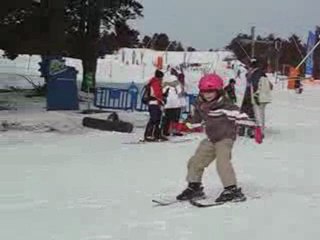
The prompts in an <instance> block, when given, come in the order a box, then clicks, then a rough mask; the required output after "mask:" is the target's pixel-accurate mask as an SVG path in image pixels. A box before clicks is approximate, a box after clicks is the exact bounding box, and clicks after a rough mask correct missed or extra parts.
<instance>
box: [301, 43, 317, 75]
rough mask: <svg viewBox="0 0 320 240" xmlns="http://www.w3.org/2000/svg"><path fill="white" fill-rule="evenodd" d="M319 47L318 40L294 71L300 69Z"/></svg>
mask: <svg viewBox="0 0 320 240" xmlns="http://www.w3.org/2000/svg"><path fill="white" fill-rule="evenodd" d="M319 45H320V40H319V41H318V42H317V44H316V45H314V46H313V48H312V49H311V50H310V52H308V54H307V55H306V56H305V57H304V59H302V61H301V62H300V63H299V64H298V66H296V69H298V68H299V67H301V65H302V64H303V63H304V62H305V61H306V60H307V59H308V57H309V56H310V55H311V54H312V53H313V52H314V50H316V48H317V47H318V46H319Z"/></svg>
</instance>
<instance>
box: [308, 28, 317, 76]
mask: <svg viewBox="0 0 320 240" xmlns="http://www.w3.org/2000/svg"><path fill="white" fill-rule="evenodd" d="M315 41H316V35H315V34H314V33H313V32H311V31H309V37H308V42H307V53H309V52H310V51H311V49H312V48H313V47H314V44H315ZM312 75H313V53H312V54H310V56H309V57H308V58H307V60H306V77H312Z"/></svg>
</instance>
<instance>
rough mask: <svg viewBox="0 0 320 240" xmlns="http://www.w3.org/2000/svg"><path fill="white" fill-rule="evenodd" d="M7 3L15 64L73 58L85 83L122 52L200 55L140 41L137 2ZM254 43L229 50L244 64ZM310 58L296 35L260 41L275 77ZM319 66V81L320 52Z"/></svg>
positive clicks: (241, 40) (6, 36)
mask: <svg viewBox="0 0 320 240" xmlns="http://www.w3.org/2000/svg"><path fill="white" fill-rule="evenodd" d="M3 1H4V3H3V7H2V8H1V10H0V35H1V38H0V49H3V50H5V56H6V57H8V58H10V59H15V58H16V57H17V56H18V54H30V55H31V54H39V55H62V56H65V57H74V58H78V59H81V60H82V64H83V77H84V76H85V75H86V74H87V73H89V72H90V73H95V72H96V67H97V59H98V58H99V57H102V56H104V55H105V54H111V53H113V52H114V51H116V50H118V49H119V48H122V47H129V48H138V47H141V48H150V49H154V50H161V51H196V49H195V48H193V47H191V46H187V47H185V46H183V44H182V43H181V42H179V41H175V40H171V39H170V38H169V36H168V35H167V34H166V33H154V34H153V35H152V36H144V37H140V33H139V31H137V30H136V29H133V28H132V27H131V26H130V25H129V24H128V22H129V21H132V20H135V19H137V18H141V17H143V6H142V4H141V3H140V2H139V1H137V0H41V2H39V1H35V0H25V1H19V0H3ZM316 31H317V33H320V28H319V27H317V29H316ZM318 36H319V34H317V37H318ZM250 40H251V36H249V35H247V34H243V33H241V34H238V35H237V36H236V37H235V38H234V39H232V40H231V42H230V43H229V44H228V45H227V46H226V48H227V49H230V50H232V51H233V52H234V53H235V55H236V56H237V58H238V59H240V60H242V61H244V62H245V61H246V60H248V58H250V56H251V43H250ZM210 51H212V49H210ZM305 54H306V45H305V44H304V43H303V42H302V41H301V39H300V38H299V37H298V36H297V35H292V36H290V37H289V38H288V39H281V38H277V37H276V36H275V35H273V34H270V35H268V36H266V37H262V36H258V37H257V39H256V43H255V57H256V58H258V59H260V60H261V61H262V62H263V63H265V65H267V66H268V67H269V68H271V70H273V71H277V70H281V68H282V66H285V65H293V66H295V65H297V64H298V63H299V61H300V60H301V59H302V57H303V56H304V55H305ZM314 63H315V68H314V76H315V77H319V75H320V49H316V51H315V53H314ZM93 76H94V74H93ZM93 80H94V84H95V79H93Z"/></svg>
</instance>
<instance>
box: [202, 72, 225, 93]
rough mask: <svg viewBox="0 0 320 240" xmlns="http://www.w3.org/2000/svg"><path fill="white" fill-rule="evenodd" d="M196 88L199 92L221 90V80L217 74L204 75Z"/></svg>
mask: <svg viewBox="0 0 320 240" xmlns="http://www.w3.org/2000/svg"><path fill="white" fill-rule="evenodd" d="M198 87H199V90H200V92H201V91H210V90H220V89H222V88H223V80H222V78H221V77H220V76H218V75H217V74H206V75H204V76H203V77H202V78H201V79H200V81H199V85H198Z"/></svg>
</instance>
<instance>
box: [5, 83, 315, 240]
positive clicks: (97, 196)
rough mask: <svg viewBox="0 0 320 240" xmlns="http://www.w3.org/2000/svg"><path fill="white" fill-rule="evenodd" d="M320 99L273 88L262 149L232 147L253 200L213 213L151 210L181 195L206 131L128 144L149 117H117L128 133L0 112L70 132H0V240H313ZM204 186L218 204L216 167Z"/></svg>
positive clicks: (73, 119)
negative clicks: (184, 138)
mask: <svg viewBox="0 0 320 240" xmlns="http://www.w3.org/2000/svg"><path fill="white" fill-rule="evenodd" d="M279 84H281V83H279ZM319 93H320V87H319V86H313V87H308V86H307V87H306V88H305V92H304V93H303V94H302V95H297V94H295V93H294V92H292V91H284V90H282V89H281V88H280V87H279V88H276V90H275V92H274V102H273V103H272V104H271V105H270V106H268V109H267V113H268V115H267V116H268V121H267V124H268V128H267V131H266V139H265V141H264V143H263V144H262V145H257V144H255V143H254V142H253V140H251V139H246V138H239V139H238V141H237V143H236V144H235V148H234V153H233V163H234V166H235V169H236V171H237V177H238V180H239V186H241V187H242V188H243V191H244V193H245V194H246V195H247V196H248V201H247V202H244V203H239V204H233V205H232V204H231V205H230V204H229V205H225V206H220V207H217V208H207V209H198V208H194V207H192V206H191V205H189V204H188V203H181V204H176V205H172V206H168V207H154V206H153V204H152V203H151V200H152V199H154V198H160V197H161V198H174V197H175V195H176V194H178V193H179V192H180V191H181V190H183V188H184V187H185V181H184V178H185V174H186V163H187V160H188V158H189V157H190V156H191V155H192V154H193V152H194V151H195V148H196V147H197V144H198V142H199V141H200V139H201V138H202V137H204V136H203V135H202V134H196V135H191V137H193V138H194V140H193V141H191V142H184V143H160V144H140V145H134V144H123V143H125V142H129V141H133V140H134V139H138V138H139V137H141V136H142V134H143V129H142V128H141V127H143V125H144V124H145V121H146V120H147V115H146V114H144V113H131V112H124V113H121V118H122V119H124V120H128V119H129V120H130V121H132V122H134V123H135V125H137V126H138V127H137V128H135V131H134V133H131V134H123V133H113V132H100V131H97V130H91V129H84V128H83V127H82V126H81V119H82V117H83V115H82V114H79V113H77V112H46V111H44V110H39V109H41V108H39V109H38V110H36V109H34V110H32V111H31V113H30V112H28V111H8V112H3V111H1V112H0V117H1V120H4V119H6V120H7V121H8V122H12V121H14V120H15V121H17V122H18V123H20V124H21V125H23V126H26V125H28V124H29V126H38V125H39V124H40V123H42V124H46V125H47V126H51V127H53V128H54V129H58V130H59V129H60V130H61V129H64V131H56V130H53V131H45V130H44V131H37V130H36V131H33V130H32V129H27V130H28V131H26V129H10V130H9V131H4V132H1V136H0V139H1V140H0V151H1V160H0V164H1V166H0V189H1V190H0V214H1V217H0V226H1V231H0V239H10V240H20V239H21V240H22V239H23V240H42V239H54V240H60V239H68V240H79V239H83V240H101V239H153V240H158V239H159V240H160V239H161V240H163V239H174V240H176V239H178V240H179V239H180V240H182V239H184V240H196V239H208V240H209V239H235V238H236V239H262V240H263V239H266V240H269V239H291V240H295V239H296V240H298V239H299V240H300V239H312V238H314V236H316V235H318V234H319V228H318V225H319V223H320V209H319V204H320V194H319V192H320V191H319V190H320V184H319V180H318V178H319V174H318V169H319V153H318V151H317V150H318V136H319V134H320V129H319V119H320V114H319V112H320V111H319V110H320V107H319V104H318V102H319V100H320V94H319ZM39 106H42V105H41V104H39ZM107 115H108V113H102V114H98V115H97V116H99V117H102V118H104V117H106V116H107ZM59 124H60V125H59ZM63 125H65V127H63ZM39 129H45V128H41V127H40V128H39ZM39 129H38V130H39ZM159 153H160V154H159ZM203 182H204V185H205V190H206V193H207V195H208V196H209V197H211V198H212V199H214V197H216V195H217V194H218V193H219V192H220V191H221V183H220V182H219V179H218V176H217V174H216V171H215V166H214V164H213V165H212V166H210V167H209V168H208V169H207V171H206V173H205V176H204V181H203Z"/></svg>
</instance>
